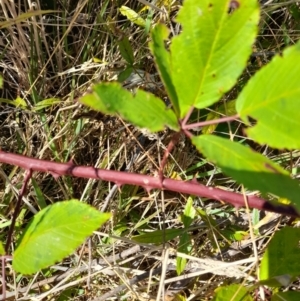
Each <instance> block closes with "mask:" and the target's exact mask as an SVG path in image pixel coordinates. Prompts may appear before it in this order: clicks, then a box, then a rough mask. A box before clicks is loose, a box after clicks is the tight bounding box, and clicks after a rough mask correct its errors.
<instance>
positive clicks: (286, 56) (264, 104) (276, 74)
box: [236, 42, 300, 149]
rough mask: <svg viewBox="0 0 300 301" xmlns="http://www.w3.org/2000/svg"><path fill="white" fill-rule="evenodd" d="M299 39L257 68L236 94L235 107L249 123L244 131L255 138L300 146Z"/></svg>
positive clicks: (278, 144)
mask: <svg viewBox="0 0 300 301" xmlns="http://www.w3.org/2000/svg"><path fill="white" fill-rule="evenodd" d="M299 60H300V42H298V43H297V44H296V45H294V46H292V47H289V48H287V49H286V50H285V51H284V52H283V55H282V56H279V55H277V56H276V57H274V58H273V60H272V62H271V63H269V64H268V65H267V66H265V67H264V68H262V69H261V70H260V71H258V72H257V73H256V74H255V76H253V77H252V78H251V79H250V81H249V82H248V84H247V85H246V87H245V88H244V89H243V91H242V92H241V94H240V95H239V97H238V99H237V102H236V108H237V111H238V113H239V115H240V117H241V118H242V119H243V120H244V121H245V122H246V123H247V124H250V122H249V121H248V120H249V117H251V118H253V119H254V120H255V121H256V122H255V124H254V126H252V127H249V128H248V130H247V134H248V135H249V137H251V138H252V139H254V140H255V141H256V142H258V143H261V144H265V143H266V144H268V145H270V146H271V147H274V148H281V149H282V148H287V149H296V148H300V139H299V128H300V118H299V112H300V85H299V64H297V62H299Z"/></svg>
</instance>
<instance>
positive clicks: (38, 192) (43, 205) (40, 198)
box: [31, 178, 47, 209]
mask: <svg viewBox="0 0 300 301" xmlns="http://www.w3.org/2000/svg"><path fill="white" fill-rule="evenodd" d="M31 183H32V186H33V189H34V192H35V196H36V200H37V203H38V206H39V208H40V209H44V208H46V207H47V203H46V199H45V197H44V194H43V192H42V190H41V189H40V187H39V185H38V183H37V182H36V180H35V179H34V178H31Z"/></svg>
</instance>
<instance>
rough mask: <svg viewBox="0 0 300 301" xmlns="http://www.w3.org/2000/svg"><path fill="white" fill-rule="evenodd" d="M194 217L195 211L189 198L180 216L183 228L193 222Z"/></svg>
mask: <svg viewBox="0 0 300 301" xmlns="http://www.w3.org/2000/svg"><path fill="white" fill-rule="evenodd" d="M195 215H196V210H195V208H194V207H193V199H192V198H191V197H189V198H188V200H187V202H186V205H185V208H184V212H183V215H182V216H181V221H182V223H183V225H184V228H188V227H189V226H190V225H191V223H192V222H193V220H194V218H195Z"/></svg>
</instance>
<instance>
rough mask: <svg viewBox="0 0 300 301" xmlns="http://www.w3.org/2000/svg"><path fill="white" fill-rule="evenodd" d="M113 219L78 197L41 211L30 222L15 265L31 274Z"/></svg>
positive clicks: (51, 262) (14, 260)
mask: <svg viewBox="0 0 300 301" xmlns="http://www.w3.org/2000/svg"><path fill="white" fill-rule="evenodd" d="M109 218H110V214H109V213H100V212H99V211H98V210H96V209H94V208H92V207H90V206H89V205H87V204H84V203H81V202H79V201H76V200H70V201H65V202H58V203H55V204H54V205H51V206H48V207H47V208H45V209H43V210H41V211H40V212H39V213H37V214H36V215H35V216H34V217H33V220H32V222H31V223H30V224H29V225H28V227H27V228H26V230H25V233H24V235H23V236H22V237H21V240H20V242H19V244H18V247H17V249H16V251H15V252H14V255H13V268H14V270H15V271H17V272H20V273H22V274H32V273H35V272H37V271H39V270H41V269H43V268H45V267H47V266H50V265H52V264H54V263H55V262H57V261H60V260H62V259H63V258H64V257H66V256H67V255H69V254H71V253H72V252H73V251H74V250H75V249H76V248H77V247H78V246H79V245H80V244H81V243H82V242H83V241H84V239H85V238H86V237H87V236H89V235H91V234H92V232H93V231H94V230H96V229H97V228H99V227H100V226H101V225H102V224H103V223H104V222H106V221H107V220H108V219H109Z"/></svg>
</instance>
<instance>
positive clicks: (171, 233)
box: [132, 229, 185, 245]
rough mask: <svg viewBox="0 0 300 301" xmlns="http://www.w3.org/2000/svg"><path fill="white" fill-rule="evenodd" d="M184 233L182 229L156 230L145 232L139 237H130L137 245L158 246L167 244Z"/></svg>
mask: <svg viewBox="0 0 300 301" xmlns="http://www.w3.org/2000/svg"><path fill="white" fill-rule="evenodd" d="M184 231H185V230H184V229H166V230H156V231H153V232H147V233H143V234H141V235H137V236H134V237H132V239H133V240H134V241H137V242H139V243H147V244H157V245H160V244H162V243H163V242H167V241H169V240H171V239H173V238H175V237H177V236H179V235H182V233H184Z"/></svg>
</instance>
